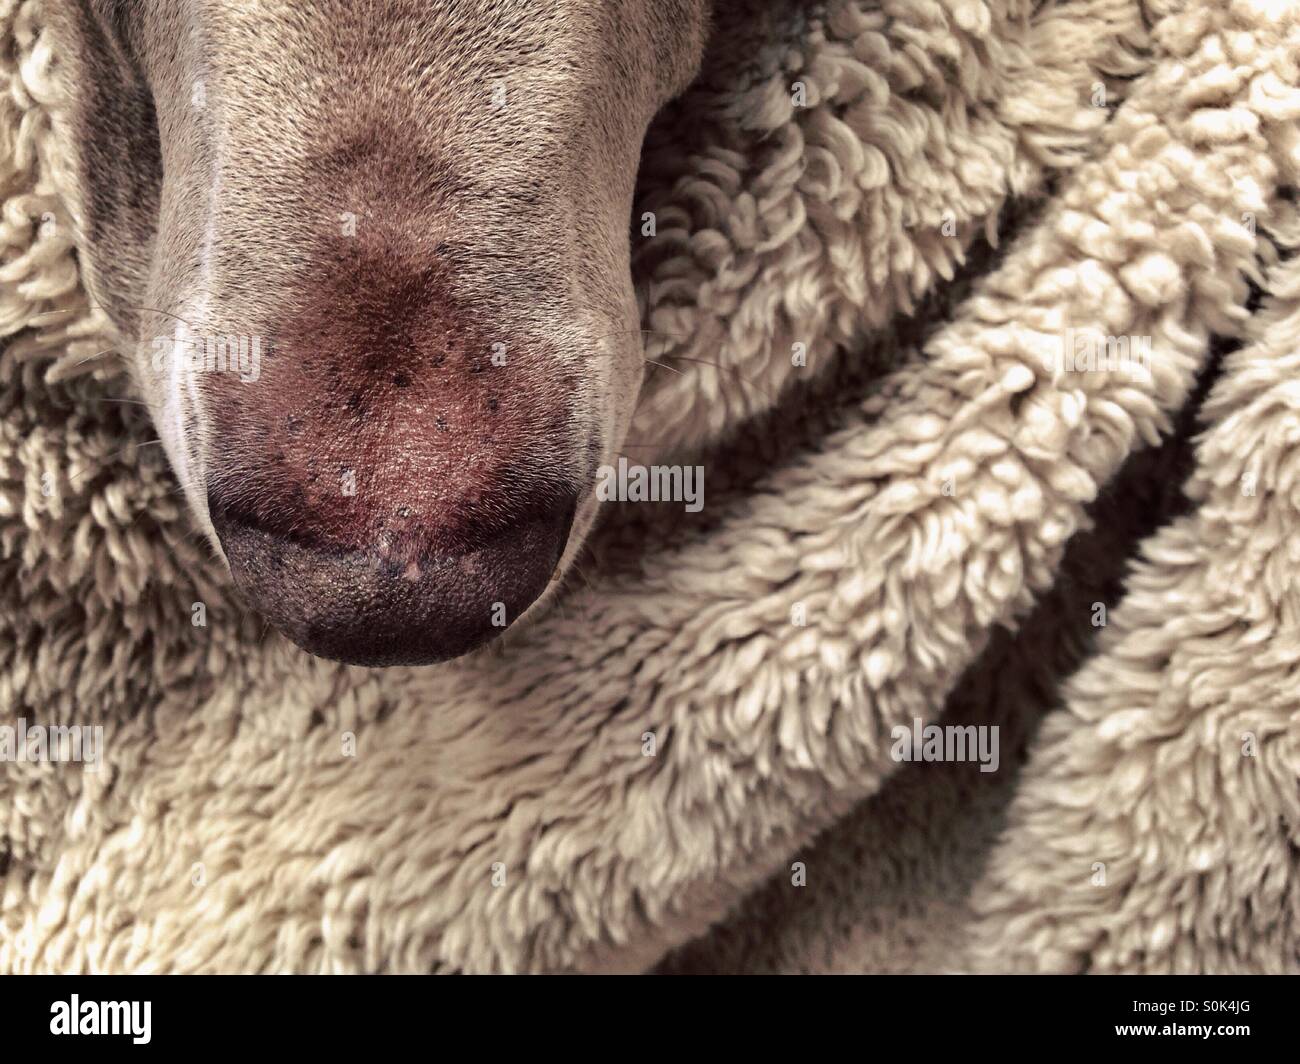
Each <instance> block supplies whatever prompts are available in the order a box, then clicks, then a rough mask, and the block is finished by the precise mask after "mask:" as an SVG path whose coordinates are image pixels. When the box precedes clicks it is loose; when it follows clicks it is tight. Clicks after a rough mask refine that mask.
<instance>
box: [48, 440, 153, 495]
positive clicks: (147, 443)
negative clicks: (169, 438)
mask: <svg viewBox="0 0 1300 1064" xmlns="http://www.w3.org/2000/svg"><path fill="white" fill-rule="evenodd" d="M160 443H162V440H146V441H145V442H144V443H133V444H131V446H130V447H123V448H122V449H121V450H120V451H114V452H113V453H112V454H107V455H105V456H104V457H103V458H102V459H100V461H101V463H102V462H107V461H108V460H109V459H110V458H116V457H117V456H118V455H121V454H126V453H127V452H128V451H133V450H139V449H140V448H141V447H155V446H157V445H158V444H160ZM96 471H97V470H91V469H83V470H82V471H81V472H80V473H77V474H75V475H74V476H70V477H68V483H69V484H71V483H72V482H73V481H74V480H76V479H77V477H80V476H85V474H87V473H92V472H96Z"/></svg>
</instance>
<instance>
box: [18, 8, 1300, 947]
mask: <svg viewBox="0 0 1300 1064" xmlns="http://www.w3.org/2000/svg"><path fill="white" fill-rule="evenodd" d="M715 22H716V27H715V33H714V38H713V43H712V45H711V48H710V52H709V55H708V57H707V60H706V62H705V65H704V69H703V72H702V74H701V76H700V78H699V80H698V82H697V83H696V84H695V85H694V86H693V87H692V88H691V89H690V90H689V91H688V92H687V93H686V94H685V95H684V96H683V97H682V98H680V99H679V100H678V101H676V102H675V103H674V104H673V105H671V106H670V107H669V108H668V109H667V110H666V111H665V113H664V114H663V115H661V116H660V118H659V119H658V120H657V122H656V124H655V126H654V127H653V129H652V131H651V133H650V136H649V138H648V140H647V143H646V147H645V153H644V159H643V166H642V173H641V175H640V179H639V187H638V193H637V198H636V203H635V206H634V212H633V218H632V219H630V226H629V228H630V231H631V233H632V240H633V246H634V263H635V271H636V280H637V285H638V290H639V291H640V292H641V294H642V299H643V312H644V326H645V329H646V331H647V334H646V335H647V359H648V365H647V371H648V375H647V383H646V388H645V392H644V396H643V400H642V403H641V407H640V409H639V412H638V415H637V418H636V422H635V426H634V428H633V431H632V433H631V435H630V437H629V440H628V444H627V453H628V455H629V456H630V457H631V458H633V459H634V460H636V461H640V462H645V461H648V460H650V457H649V456H654V458H655V459H660V458H663V457H664V456H671V457H673V458H674V459H676V460H681V459H683V458H689V459H690V460H692V461H696V462H698V463H699V464H701V465H703V466H704V469H705V480H706V495H705V500H706V501H705V506H704V507H703V509H702V510H701V511H700V512H699V513H694V514H692V513H683V512H682V508H681V506H680V505H672V504H664V505H650V504H644V503H642V504H637V503H624V504H619V505H610V506H609V507H607V512H606V514H605V516H604V519H603V522H602V525H601V527H600V529H599V531H598V532H597V534H596V536H595V537H594V539H593V541H592V545H591V549H590V551H589V552H588V553H587V555H586V556H585V557H584V559H583V560H582V562H581V564H580V566H579V569H578V571H577V572H576V574H575V575H574V576H573V578H572V579H571V581H570V582H569V586H568V587H567V588H566V594H565V595H564V597H563V598H562V600H561V601H560V602H559V603H558V604H557V605H556V607H555V608H554V609H553V610H551V611H550V612H549V613H548V614H547V615H546V616H545V617H542V618H540V619H539V620H538V621H537V622H536V623H534V624H532V625H530V626H529V627H528V628H527V629H526V630H519V631H514V630H512V631H511V632H509V633H508V634H507V637H506V639H505V640H504V642H503V643H502V644H501V645H499V646H496V647H493V648H491V649H489V650H487V651H484V652H482V653H480V654H477V655H475V656H472V657H470V658H467V659H463V660H461V661H458V662H454V663H451V664H448V665H445V666H439V667H436V668H426V669H394V670H385V671H371V670H365V669H358V668H349V667H344V666H340V665H334V664H330V663H326V662H323V661H319V660H314V659H312V658H309V657H307V656H305V655H304V654H303V653H301V652H300V651H298V650H296V649H295V648H293V647H292V646H290V645H288V644H287V643H285V642H284V641H283V640H281V639H279V638H278V637H276V636H275V634H274V633H268V632H267V631H266V628H265V626H264V625H263V624H262V623H261V621H260V620H259V619H258V618H257V617H255V616H252V615H250V614H249V613H248V612H247V611H246V610H245V609H244V608H243V607H242V606H241V604H240V603H239V601H238V600H237V598H236V597H235V596H234V595H233V593H232V591H231V588H230V585H229V581H228V578H227V577H226V575H225V573H224V572H223V571H222V569H221V568H220V566H219V565H218V564H217V563H216V562H215V561H214V559H213V557H212V555H211V551H210V550H209V549H208V548H207V546H206V544H205V543H203V542H202V541H201V540H200V539H198V538H196V536H195V534H194V528H193V526H192V524H191V521H190V519H189V517H188V514H187V512H186V509H185V506H184V504H183V501H182V500H181V499H180V498H179V496H178V494H177V487H176V483H175V481H174V480H173V478H172V476H171V474H170V473H169V471H168V469H167V466H166V462H165V460H164V457H163V455H162V452H161V449H160V448H159V447H157V446H153V445H152V443H153V441H154V440H155V439H156V435H155V433H154V432H153V429H152V427H151V425H150V424H149V421H148V418H147V416H146V415H145V414H144V412H143V408H142V407H140V406H139V405H138V404H137V403H136V402H135V399H136V398H137V396H136V395H135V392H134V390H133V385H132V382H131V380H130V377H129V374H128V373H126V372H125V369H124V363H123V361H122V360H121V359H120V358H119V357H118V355H117V354H116V351H117V350H118V349H119V348H120V347H121V345H123V344H124V343H127V342H129V341H130V338H123V337H118V336H114V335H112V334H111V333H110V332H109V331H108V327H107V324H106V322H105V320H104V319H103V318H102V316H101V315H100V314H99V313H98V312H97V310H96V308H95V306H94V304H93V301H92V300H90V299H89V298H88V297H87V295H86V294H85V292H84V291H83V290H82V288H81V285H80V282H79V277H78V269H77V253H76V249H77V233H78V212H79V207H78V202H79V200H78V195H79V190H78V189H76V188H75V187H74V183H73V181H72V180H71V177H70V175H69V173H68V169H67V167H66V166H65V165H64V164H63V161H62V160H64V159H65V158H66V148H65V147H63V144H64V141H63V137H64V136H65V134H64V133H63V132H62V129H63V127H62V125H61V120H60V114H61V109H62V108H63V107H64V106H65V103H66V99H67V93H68V91H69V87H68V86H67V85H65V84H63V83H62V82H61V77H60V63H59V55H58V50H57V48H56V47H55V45H54V42H52V41H51V40H50V39H49V37H48V35H47V34H45V33H44V32H43V18H42V3H41V0H0V200H2V201H3V208H2V211H0V336H2V337H3V338H4V340H3V345H4V346H3V354H0V714H3V717H4V720H3V722H0V723H3V724H5V725H10V726H12V727H14V728H15V729H16V728H17V726H18V723H19V722H20V721H21V722H22V724H23V727H25V728H32V727H44V728H50V727H58V726H74V725H75V726H89V727H100V728H102V729H103V731H102V737H103V748H102V753H101V756H100V757H99V763H98V764H97V765H94V766H89V765H81V764H69V763H62V762H54V761H51V760H48V759H45V760H42V759H40V758H35V759H33V758H25V759H22V760H19V759H17V758H12V757H11V758H8V759H6V760H4V761H0V969H2V970H5V971H14V972H25V971H72V972H82V971H89V972H108V971H113V972H117V971H132V972H135V971H144V972H160V971H167V972H205V971H255V972H271V971H307V972H453V971H464V972H526V971H646V970H657V971H662V972H702V971H710V972H748V971H784V972H792V971H860V972H861V971H867V972H870V971H894V972H898V971H938V970H942V971H1040V970H1041V971H1056V972H1081V971H1091V972H1133V971H1154V972H1165V971H1178V972H1202V971H1217V972H1235V971H1261V972H1282V971H1291V972H1295V971H1298V970H1300V785H1298V777H1300V722H1298V718H1297V713H1296V705H1297V696H1298V695H1300V638H1297V625H1298V624H1300V596H1298V594H1297V592H1298V590H1300V588H1298V587H1297V578H1296V576H1295V575H1294V574H1295V573H1296V570H1297V562H1300V538H1298V537H1296V536H1295V532H1296V530H1297V528H1298V527H1300V514H1298V513H1297V508H1298V507H1300V418H1298V416H1297V415H1298V413H1300V384H1298V383H1297V380H1300V351H1298V350H1297V340H1298V338H1300V262H1298V261H1297V260H1296V259H1295V257H1294V248H1295V245H1296V242H1297V240H1300V219H1297V216H1296V211H1295V208H1294V206H1293V189H1294V186H1295V183H1296V179H1297V175H1298V173H1300V137H1298V136H1297V119H1298V118H1300V69H1298V67H1297V61H1298V58H1300V13H1298V12H1297V10H1296V8H1295V6H1294V5H1292V4H1290V3H1287V2H1283V0H1181V2H1180V0H1144V2H1140V3H1139V2H1134V0H1037V2H1029V0H825V2H820V3H799V2H796V0H719V3H718V5H717V14H716V19H715ZM647 215H652V216H653V223H654V224H653V225H649V224H645V220H646V218H647ZM650 234H653V235H650ZM199 607H202V608H201V609H200V608H199ZM930 725H935V726H939V727H945V728H946V727H954V728H955V727H961V728H966V727H967V726H969V727H970V728H972V729H975V730H974V731H972V732H970V733H969V734H971V735H976V734H978V735H979V736H981V737H989V736H992V735H993V732H992V730H991V729H993V728H995V727H996V728H997V729H998V732H997V736H998V747H997V751H998V756H997V758H996V759H995V760H996V765H995V770H994V771H982V769H984V768H988V767H990V766H993V765H994V759H990V758H984V759H983V760H982V761H977V760H975V759H973V758H971V757H969V756H967V757H966V758H965V759H963V760H955V759H946V760H945V759H938V760H934V759H926V758H925V757H924V756H923V755H924V749H925V748H924V744H923V743H918V744H916V751H915V752H916V754H917V756H916V757H915V758H913V759H912V760H906V759H905V758H906V749H907V745H908V744H907V743H906V742H905V741H904V740H903V739H902V738H900V736H902V735H911V734H915V735H917V736H918V737H924V735H925V731H924V729H925V728H926V727H927V726H930ZM0 734H3V733H0ZM942 734H945V735H947V734H952V733H947V732H945V733H942ZM962 734H967V733H965V732H963V733H962ZM968 753H969V751H968Z"/></svg>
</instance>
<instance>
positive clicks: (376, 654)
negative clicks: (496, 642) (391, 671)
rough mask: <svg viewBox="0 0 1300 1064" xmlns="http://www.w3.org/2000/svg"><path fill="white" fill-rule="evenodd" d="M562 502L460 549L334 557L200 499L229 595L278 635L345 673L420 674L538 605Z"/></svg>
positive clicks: (562, 525)
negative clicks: (418, 669)
mask: <svg viewBox="0 0 1300 1064" xmlns="http://www.w3.org/2000/svg"><path fill="white" fill-rule="evenodd" d="M574 503H575V500H574V499H573V498H572V497H571V496H566V497H564V498H562V499H558V500H556V501H553V502H551V503H549V504H547V505H544V506H534V507H532V508H529V509H528V510H527V512H526V513H525V514H524V515H523V516H521V517H520V518H519V519H517V520H515V521H513V522H511V523H510V524H508V525H507V526H505V527H503V528H500V529H499V530H497V531H496V532H494V533H493V534H492V535H491V536H489V537H486V538H485V539H484V540H483V541H482V542H479V543H465V544H464V546H463V549H458V550H451V551H447V552H438V553H427V552H414V551H411V550H404V549H403V548H402V546H401V545H400V544H397V545H390V544H380V545H379V546H376V547H375V548H372V549H360V550H340V549H338V548H337V547H331V546H325V545H318V544H312V543H309V542H304V541H302V540H299V539H295V538H292V537H290V536H286V535H284V534H282V533H278V532H270V531H267V530H266V529H264V528H260V527H258V526H257V525H256V524H254V523H251V522H249V521H248V520H247V518H246V517H244V516H243V515H241V514H239V513H237V512H235V511H232V510H231V509H229V508H227V507H223V506H222V504H221V501H220V500H219V499H214V498H210V499H209V506H210V509H211V515H212V521H213V526H214V527H215V528H216V531H217V535H218V537H219V538H220V540H221V545H222V548H223V549H224V550H225V552H226V558H227V560H228V561H229V563H230V571H231V575H232V576H233V577H234V581H235V586H236V587H237V588H238V589H239V590H240V592H241V594H242V595H243V596H244V597H245V598H246V599H247V600H248V601H249V604H250V605H252V606H253V607H254V608H255V609H256V610H257V611H258V612H259V613H260V614H262V616H263V617H265V618H266V619H267V620H268V621H269V622H270V623H271V624H272V625H273V626H274V627H275V628H276V629H277V630H278V631H279V632H280V633H281V634H283V635H284V636H285V637H286V638H288V639H290V640H291V641H292V642H294V643H295V644H297V645H298V646H299V647H301V648H302V649H303V650H306V651H307V652H308V653H310V654H315V655H317V656H318V657H323V658H329V659H331V660H333V661H341V662H345V663H347V664H350V665H368V666H389V665H428V664H432V663H434V662H439V661H446V660H448V659H449V658H454V657H458V656H460V655H461V654H465V653H468V652H469V651H471V650H474V649H475V648H477V647H479V646H482V645H483V644H484V643H487V642H488V641H490V640H491V639H492V638H494V637H495V636H498V635H500V634H501V633H502V632H503V631H504V630H505V627H506V626H508V625H509V624H511V623H513V622H514V621H515V620H516V619H518V617H519V616H520V615H521V614H522V613H523V612H524V611H525V610H526V609H527V608H528V607H529V606H530V605H531V604H532V603H533V602H534V601H536V599H537V598H538V597H539V596H540V595H541V594H542V592H543V591H544V590H545V588H546V585H547V583H548V582H549V581H550V578H551V575H552V573H553V572H554V570H555V567H556V565H557V564H558V563H559V560H560V557H561V555H562V554H563V552H564V546H565V544H566V542H567V541H568V537H569V530H570V527H571V526H572V523H573V514H574V508H575V506H574Z"/></svg>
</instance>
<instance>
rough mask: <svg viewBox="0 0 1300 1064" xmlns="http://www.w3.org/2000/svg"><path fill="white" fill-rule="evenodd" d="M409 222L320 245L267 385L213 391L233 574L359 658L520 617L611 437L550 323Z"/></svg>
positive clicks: (320, 637) (221, 519)
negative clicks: (509, 299)
mask: <svg viewBox="0 0 1300 1064" xmlns="http://www.w3.org/2000/svg"><path fill="white" fill-rule="evenodd" d="M396 224H397V223H396V222H394V221H393V220H392V218H391V217H389V216H384V218H380V217H379V216H376V219H375V220H374V221H373V222H372V223H371V224H370V225H369V226H368V227H367V228H366V229H365V230H364V231H359V233H358V236H357V237H356V238H355V239H344V238H339V237H331V238H329V239H324V240H322V242H321V243H320V244H319V245H309V248H311V249H312V250H313V251H314V254H312V255H311V256H310V259H309V262H308V265H307V267H305V268H304V271H303V275H302V277H301V278H300V279H299V281H298V282H297V283H296V284H295V286H294V288H293V291H294V293H295V295H294V298H293V299H292V300H288V301H286V302H285V304H284V307H283V308H282V311H281V314H282V316H281V317H280V318H279V320H278V321H276V323H275V326H274V327H273V328H267V329H266V330H265V332H266V336H265V338H264V339H265V342H264V344H263V347H262V351H263V354H262V358H261V366H260V373H258V374H257V376H256V379H255V380H253V379H248V380H244V379H241V378H240V377H238V376H236V375H234V374H231V373H206V374H204V375H202V379H201V381H200V385H199V386H200V387H201V389H202V392H203V395H202V398H203V403H204V408H205V410H206V412H207V414H208V418H207V429H208V430H209V431H208V432H207V434H206V438H205V442H204V467H205V470H206V471H207V488H208V506H209V514H210V516H211V519H212V523H213V527H214V528H215V530H216V533H217V536H218V537H219V539H220V541H221V545H222V548H223V550H224V551H225V554H226V557H227V560H228V561H229V563H230V570H231V574H232V576H233V578H234V581H235V584H236V586H237V587H238V589H239V590H240V591H241V592H242V594H243V595H244V597H245V598H246V599H247V600H248V601H249V603H250V605H252V606H253V607H254V608H255V609H257V610H258V611H259V612H260V613H262V614H263V615H264V616H265V617H266V618H267V619H268V620H269V621H270V622H271V623H272V624H273V625H275V627H276V628H278V629H279V630H280V631H281V632H282V633H283V634H284V635H285V636H287V637H288V638H289V639H291V640H293V642H295V643H297V644H298V645H299V646H301V647H302V648H303V649H305V650H307V651H310V652H311V653H313V654H318V655H320V656H322V657H326V658H332V659H335V660H338V661H344V662H350V663H355V664H362V665H398V664H423V663H428V662H434V661H442V660H445V659H447V658H451V657H455V656H457V655H459V654H463V653H465V652H466V651H468V650H471V649H473V648H474V647H477V646H479V645H481V644H483V643H484V642H486V641H487V640H488V639H490V638H491V637H493V636H494V635H498V634H500V633H501V632H502V631H503V630H504V627H505V626H506V625H508V624H510V623H513V622H514V621H515V620H516V619H517V618H518V617H519V615H520V614H521V613H523V612H524V610H526V609H527V608H528V606H529V605H530V604H531V603H532V602H534V601H535V600H536V599H537V597H538V596H539V595H541V593H542V592H543V590H544V589H545V588H546V585H547V583H548V581H549V580H550V578H551V576H552V575H553V573H554V571H555V568H556V566H557V564H558V562H559V560H560V558H561V556H562V554H563V552H564V548H565V545H566V543H567V542H568V537H569V532H570V528H571V526H572V523H573V517H574V512H575V508H576V504H577V501H578V488H577V486H578V485H579V484H581V483H583V482H584V478H585V473H584V470H583V468H582V466H583V461H584V457H585V456H586V455H587V454H588V453H589V452H590V447H591V446H592V444H593V442H594V441H592V440H589V439H588V438H587V433H586V432H585V431H584V430H583V429H582V428H581V427H580V425H581V419H580V418H579V417H578V415H577V413H576V408H577V403H578V400H577V399H576V398H575V388H576V378H575V376H574V371H573V370H570V369H566V368H565V362H566V360H565V359H564V358H563V357H562V355H563V352H557V351H556V350H555V348H554V343H553V341H550V340H549V339H548V334H547V331H546V330H545V329H541V328H532V327H531V322H530V323H527V324H525V325H520V324H519V323H518V319H517V318H515V317H512V316H511V310H510V308H508V307H503V306H501V305H500V304H493V305H489V304H488V303H487V302H486V300H487V299H488V295H486V294H485V293H484V291H483V290H480V289H477V288H475V287H474V286H468V285H466V284H464V283H461V281H460V280H458V278H459V277H460V274H459V272H458V270H457V268H456V263H455V262H454V261H452V260H451V259H450V258H449V255H450V252H448V251H446V250H445V249H443V247H442V245H440V244H438V243H436V242H423V243H421V242H413V241H412V240H407V239H403V234H402V233H401V232H400V231H398V230H397V229H392V231H391V232H390V231H387V230H385V229H384V225H388V226H389V227H390V228H392V227H393V226H396ZM467 288H469V289H471V290H472V291H471V296H469V297H466V296H465V294H464V293H465V290H466V289H467ZM467 298H469V299H471V300H472V303H467V302H466V299H467ZM512 322H513V324H512ZM250 331H254V332H258V331H260V330H250ZM250 376H251V375H250Z"/></svg>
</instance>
